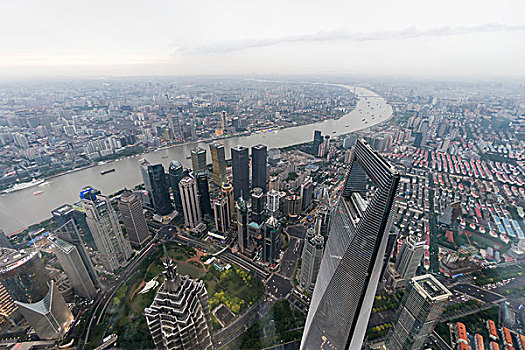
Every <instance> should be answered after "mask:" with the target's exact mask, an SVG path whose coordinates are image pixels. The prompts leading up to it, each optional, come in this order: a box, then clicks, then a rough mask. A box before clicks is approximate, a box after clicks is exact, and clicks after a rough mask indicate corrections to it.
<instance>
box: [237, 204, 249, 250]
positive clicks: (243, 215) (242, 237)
mask: <svg viewBox="0 0 525 350" xmlns="http://www.w3.org/2000/svg"><path fill="white" fill-rule="evenodd" d="M236 207H237V244H238V246H239V250H240V251H241V252H242V253H244V252H245V251H246V249H247V248H248V239H249V238H248V207H247V206H246V202H245V201H244V199H242V197H241V198H239V200H238V201H237V203H236Z"/></svg>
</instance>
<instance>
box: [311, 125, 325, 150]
mask: <svg viewBox="0 0 525 350" xmlns="http://www.w3.org/2000/svg"><path fill="white" fill-rule="evenodd" d="M321 143H323V136H322V135H321V130H315V131H314V142H313V144H312V153H313V154H314V155H317V154H318V152H319V146H320V145H321Z"/></svg>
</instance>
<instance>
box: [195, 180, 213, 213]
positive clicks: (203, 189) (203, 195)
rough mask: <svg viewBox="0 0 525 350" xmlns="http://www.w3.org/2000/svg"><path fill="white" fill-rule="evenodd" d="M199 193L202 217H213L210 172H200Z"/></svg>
mask: <svg viewBox="0 0 525 350" xmlns="http://www.w3.org/2000/svg"><path fill="white" fill-rule="evenodd" d="M196 179H197V192H198V194H199V204H200V206H201V213H202V215H203V216H204V215H212V210H211V203H210V186H209V185H208V172H207V171H199V172H197V175H196Z"/></svg>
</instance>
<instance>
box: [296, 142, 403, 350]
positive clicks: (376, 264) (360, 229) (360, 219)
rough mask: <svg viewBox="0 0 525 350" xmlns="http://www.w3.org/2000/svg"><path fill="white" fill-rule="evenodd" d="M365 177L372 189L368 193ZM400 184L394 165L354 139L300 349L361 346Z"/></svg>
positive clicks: (359, 347)
mask: <svg viewBox="0 0 525 350" xmlns="http://www.w3.org/2000/svg"><path fill="white" fill-rule="evenodd" d="M367 179H369V180H370V181H371V182H372V183H373V185H374V190H375V191H374V192H373V193H366V192H367V191H366V189H367ZM398 184H399V174H398V173H397V172H396V171H395V170H394V168H392V167H391V166H390V165H389V164H388V163H387V162H386V161H385V160H384V159H383V158H381V156H380V155H379V154H378V153H377V152H376V151H374V150H373V149H372V148H371V147H370V146H369V145H368V144H367V143H366V142H365V141H362V140H358V141H357V143H356V146H355V149H354V153H353V155H352V161H351V162H350V165H349V171H348V174H347V177H346V180H345V184H344V186H343V193H342V196H341V198H340V200H339V203H338V206H337V209H336V210H335V211H334V214H333V217H332V220H331V223H330V234H329V237H328V241H327V243H326V248H325V253H324V254H323V259H322V260H321V266H320V268H319V274H318V276H317V282H316V284H315V288H314V292H313V295H312V301H311V303H310V309H309V311H308V316H307V319H306V324H305V328H304V329H305V330H304V333H303V338H302V340H301V349H319V348H321V347H332V348H336V349H350V350H354V349H355V350H357V349H361V345H362V343H363V339H364V336H365V332H366V329H367V324H368V319H369V317H370V312H371V310H372V305H373V302H374V296H375V293H376V289H377V284H378V282H379V278H380V274H381V270H382V268H383V260H384V256H385V254H387V255H390V253H391V252H386V251H385V250H386V245H387V240H388V232H389V231H390V225H391V223H392V213H393V210H392V209H393V205H394V200H395V197H396V192H397V188H398ZM362 195H367V196H366V198H367V201H365V200H364V199H363V197H362Z"/></svg>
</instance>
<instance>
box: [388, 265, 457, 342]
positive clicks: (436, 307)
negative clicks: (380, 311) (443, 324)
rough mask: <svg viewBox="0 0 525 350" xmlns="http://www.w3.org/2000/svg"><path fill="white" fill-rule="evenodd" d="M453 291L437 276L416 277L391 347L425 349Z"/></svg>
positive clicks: (392, 333) (399, 314) (403, 303)
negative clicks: (427, 340) (426, 342)
mask: <svg viewBox="0 0 525 350" xmlns="http://www.w3.org/2000/svg"><path fill="white" fill-rule="evenodd" d="M450 296H452V293H450V291H449V290H448V289H447V288H445V286H443V285H442V284H441V283H440V282H439V281H438V280H437V279H436V278H435V277H434V276H432V275H430V274H429V275H423V276H418V277H414V278H412V279H411V280H410V282H409V283H408V287H407V290H406V292H405V295H404V297H403V300H402V301H401V307H400V308H399V310H398V311H397V315H396V319H395V321H394V325H393V326H392V328H391V329H390V331H389V333H388V337H387V340H386V348H387V349H388V350H404V349H421V348H422V347H423V345H424V344H425V341H426V339H427V337H428V335H429V334H430V333H431V332H432V329H433V328H434V325H435V324H436V323H437V321H438V319H439V316H441V313H442V312H443V308H444V307H445V305H446V303H447V300H448V298H449V297H450Z"/></svg>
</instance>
